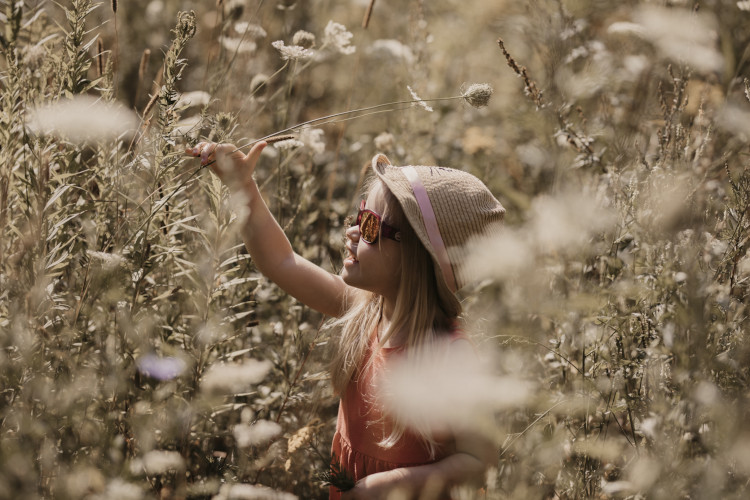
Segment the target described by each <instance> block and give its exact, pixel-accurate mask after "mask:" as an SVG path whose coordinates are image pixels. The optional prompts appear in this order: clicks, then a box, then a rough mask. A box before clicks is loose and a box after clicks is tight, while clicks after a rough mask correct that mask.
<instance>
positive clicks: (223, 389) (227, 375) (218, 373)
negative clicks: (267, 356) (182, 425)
mask: <svg viewBox="0 0 750 500" xmlns="http://www.w3.org/2000/svg"><path fill="white" fill-rule="evenodd" d="M270 370H271V362H270V361H267V360H264V361H257V360H255V359H250V360H247V361H245V362H244V363H242V364H226V365H213V366H211V367H210V368H209V369H208V370H207V371H206V373H205V374H204V375H203V379H202V380H201V389H202V390H203V391H206V392H209V393H214V394H241V393H246V392H249V391H251V390H252V388H253V386H254V385H256V384H258V383H259V382H261V381H262V380H263V379H264V378H265V377H266V375H267V374H268V372H269V371H270Z"/></svg>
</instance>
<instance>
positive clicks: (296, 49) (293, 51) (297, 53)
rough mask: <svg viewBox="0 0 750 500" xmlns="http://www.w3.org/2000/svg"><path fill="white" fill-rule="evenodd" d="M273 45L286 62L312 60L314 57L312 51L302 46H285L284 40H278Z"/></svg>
mask: <svg viewBox="0 0 750 500" xmlns="http://www.w3.org/2000/svg"><path fill="white" fill-rule="evenodd" d="M271 45H272V46H273V48H275V49H276V50H278V51H279V52H280V53H281V58H282V59H283V60H285V61H289V60H292V61H296V60H298V59H310V58H311V57H312V56H313V51H312V50H310V49H306V48H304V47H302V46H300V45H284V42H283V41H282V40H276V41H275V42H272V43H271Z"/></svg>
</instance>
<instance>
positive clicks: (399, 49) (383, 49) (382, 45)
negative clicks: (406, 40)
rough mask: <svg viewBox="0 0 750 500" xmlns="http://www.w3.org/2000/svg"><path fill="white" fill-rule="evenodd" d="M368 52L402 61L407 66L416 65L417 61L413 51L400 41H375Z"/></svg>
mask: <svg viewBox="0 0 750 500" xmlns="http://www.w3.org/2000/svg"><path fill="white" fill-rule="evenodd" d="M368 52H369V53H370V54H375V55H380V56H382V57H385V58H389V59H401V60H402V61H404V63H406V64H407V65H411V64H414V61H415V57H414V53H413V52H412V51H411V49H410V48H409V47H408V46H406V45H404V44H403V43H401V42H399V41H398V40H392V39H381V40H375V41H374V42H373V43H372V45H370V48H369V49H368Z"/></svg>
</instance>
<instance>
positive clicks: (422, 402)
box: [378, 343, 533, 432]
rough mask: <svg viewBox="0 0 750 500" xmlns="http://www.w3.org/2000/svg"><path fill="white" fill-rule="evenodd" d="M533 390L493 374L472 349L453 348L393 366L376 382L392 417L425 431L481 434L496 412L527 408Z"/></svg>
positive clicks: (440, 347)
mask: <svg viewBox="0 0 750 500" xmlns="http://www.w3.org/2000/svg"><path fill="white" fill-rule="evenodd" d="M532 388H533V387H532V385H531V384H530V383H527V382H525V381H522V380H519V379H516V378H512V377H500V376H496V375H493V374H491V373H490V372H489V370H486V369H485V367H484V364H483V363H481V362H480V360H478V359H477V355H476V352H475V351H474V350H473V349H472V348H471V347H470V346H469V345H466V346H465V349H464V348H463V347H458V345H457V344H450V343H447V344H439V345H437V346H436V347H435V348H434V349H429V350H426V351H425V352H421V353H419V354H417V355H416V356H415V357H414V358H413V359H412V357H405V358H404V359H401V360H395V361H392V362H391V363H389V366H388V370H387V373H386V375H385V376H384V378H383V379H382V380H380V381H378V395H379V397H380V398H382V401H383V404H384V407H385V408H386V410H387V412H388V415H389V417H392V418H394V419H395V420H396V421H398V422H401V423H403V424H405V425H407V426H409V427H411V428H415V429H419V430H422V431H427V432H429V431H432V432H435V431H440V430H445V429H448V428H457V427H462V426H463V427H464V428H466V427H473V428H475V429H476V430H479V428H480V427H482V425H483V424H485V423H486V420H484V419H485V418H486V417H487V416H488V415H491V414H492V413H493V412H495V411H498V410H503V409H508V408H517V407H519V406H521V405H523V404H524V403H525V402H526V401H527V400H528V399H529V398H530V397H531V396H532V393H533V391H532Z"/></svg>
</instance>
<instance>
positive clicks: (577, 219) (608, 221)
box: [466, 193, 616, 280]
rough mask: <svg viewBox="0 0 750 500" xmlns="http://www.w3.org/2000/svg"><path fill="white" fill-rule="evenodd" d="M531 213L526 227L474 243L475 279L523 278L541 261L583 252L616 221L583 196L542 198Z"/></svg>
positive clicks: (470, 260) (471, 270)
mask: <svg viewBox="0 0 750 500" xmlns="http://www.w3.org/2000/svg"><path fill="white" fill-rule="evenodd" d="M530 212H531V220H529V222H528V223H527V224H526V225H525V226H523V227H520V228H505V229H503V231H502V232H501V233H500V234H499V235H496V236H492V237H489V238H480V239H476V240H474V241H473V242H472V244H471V245H470V246H469V248H468V257H467V259H466V271H467V273H468V274H469V275H470V276H472V277H473V278H472V279H474V280H478V279H484V278H500V279H502V278H507V277H509V276H513V275H517V274H521V273H523V272H524V271H525V270H526V269H528V268H530V267H532V266H533V264H534V263H535V260H536V258H537V257H540V256H542V255H543V254H545V253H552V252H560V251H566V250H568V249H577V248H580V247H581V246H583V245H585V244H586V243H587V242H588V241H589V239H590V238H591V236H592V235H593V234H595V233H597V232H600V231H606V230H607V229H609V228H610V227H612V225H613V224H614V223H615V221H616V218H615V216H614V213H613V212H611V211H610V210H609V209H607V208H606V207H603V206H601V205H600V204H599V203H597V202H596V201H595V200H594V199H592V198H591V197H587V196H582V195H581V193H564V194H561V195H557V196H539V197H537V198H535V199H534V201H533V203H532V207H531V211H530Z"/></svg>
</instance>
